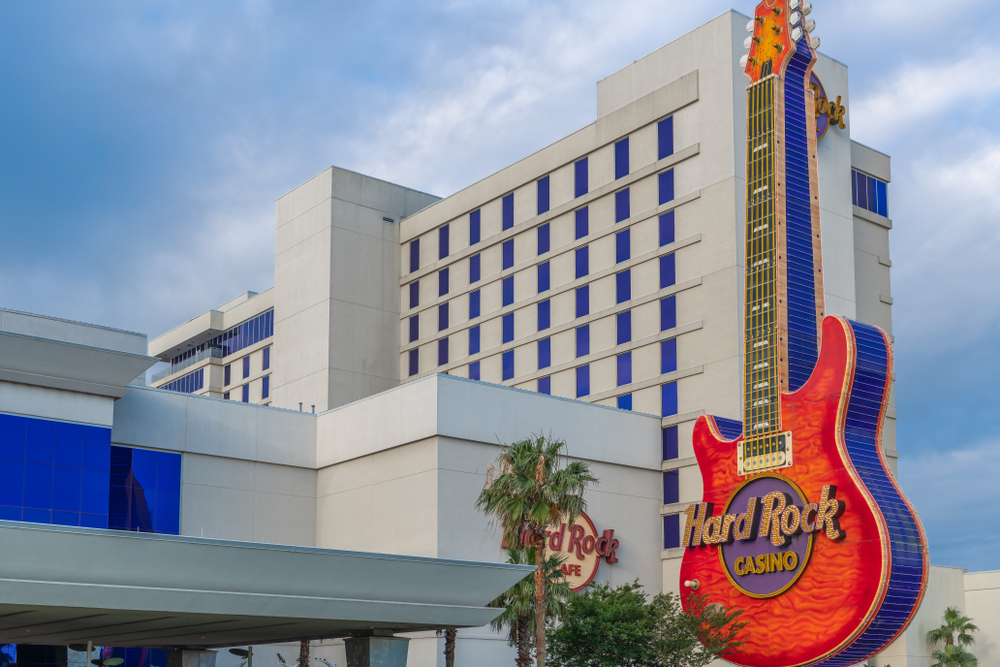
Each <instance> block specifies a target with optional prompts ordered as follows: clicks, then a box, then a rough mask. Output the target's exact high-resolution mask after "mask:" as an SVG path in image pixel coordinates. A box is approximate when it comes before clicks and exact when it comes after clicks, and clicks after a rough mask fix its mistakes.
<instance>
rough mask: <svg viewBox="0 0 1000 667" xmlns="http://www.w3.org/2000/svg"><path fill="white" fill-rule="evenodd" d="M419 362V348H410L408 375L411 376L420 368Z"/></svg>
mask: <svg viewBox="0 0 1000 667" xmlns="http://www.w3.org/2000/svg"><path fill="white" fill-rule="evenodd" d="M419 362H420V350H419V349H417V348H413V349H412V350H410V377H413V376H414V375H416V374H417V371H418V370H419V368H420V363H419Z"/></svg>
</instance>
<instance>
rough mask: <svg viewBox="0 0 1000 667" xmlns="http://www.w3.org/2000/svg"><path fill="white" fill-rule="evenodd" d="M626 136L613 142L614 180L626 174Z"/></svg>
mask: <svg viewBox="0 0 1000 667" xmlns="http://www.w3.org/2000/svg"><path fill="white" fill-rule="evenodd" d="M628 173H629V172H628V137H625V138H624V139H622V140H621V141H619V142H618V143H616V144H615V180H618V179H619V178H625V177H626V176H628Z"/></svg>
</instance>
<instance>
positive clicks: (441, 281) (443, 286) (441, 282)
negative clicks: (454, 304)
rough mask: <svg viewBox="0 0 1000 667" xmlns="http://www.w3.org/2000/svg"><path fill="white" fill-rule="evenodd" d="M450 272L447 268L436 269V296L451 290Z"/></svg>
mask: <svg viewBox="0 0 1000 667" xmlns="http://www.w3.org/2000/svg"><path fill="white" fill-rule="evenodd" d="M450 273H451V272H450V271H449V270H448V269H441V270H440V271H438V296H444V295H445V294H447V293H448V292H450V291H451V281H450V279H449V278H450Z"/></svg>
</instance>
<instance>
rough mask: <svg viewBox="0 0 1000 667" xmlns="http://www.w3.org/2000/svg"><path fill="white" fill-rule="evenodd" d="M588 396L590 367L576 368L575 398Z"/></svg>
mask: <svg viewBox="0 0 1000 667" xmlns="http://www.w3.org/2000/svg"><path fill="white" fill-rule="evenodd" d="M584 396H590V366H589V365H584V366H578V367H577V369H576V397H577V398H583V397H584Z"/></svg>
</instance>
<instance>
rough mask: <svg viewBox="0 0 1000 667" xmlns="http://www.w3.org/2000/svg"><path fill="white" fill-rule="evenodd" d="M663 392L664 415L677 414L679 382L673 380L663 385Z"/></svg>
mask: <svg viewBox="0 0 1000 667" xmlns="http://www.w3.org/2000/svg"><path fill="white" fill-rule="evenodd" d="M661 391H662V394H663V416H664V417H670V416H672V415H676V414H677V383H676V382H671V383H670V384H665V385H663V387H662V390H661Z"/></svg>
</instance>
